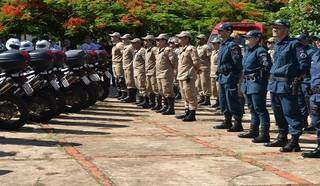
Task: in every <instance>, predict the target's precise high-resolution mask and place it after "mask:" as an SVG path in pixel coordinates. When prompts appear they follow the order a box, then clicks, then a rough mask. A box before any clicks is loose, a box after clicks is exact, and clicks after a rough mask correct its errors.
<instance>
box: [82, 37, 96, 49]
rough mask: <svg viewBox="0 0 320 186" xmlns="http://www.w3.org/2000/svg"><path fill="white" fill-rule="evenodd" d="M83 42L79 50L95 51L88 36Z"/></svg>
mask: <svg viewBox="0 0 320 186" xmlns="http://www.w3.org/2000/svg"><path fill="white" fill-rule="evenodd" d="M84 42H85V43H83V44H82V45H81V46H80V49H81V50H95V45H94V44H93V43H92V38H91V37H90V36H86V37H85V39H84Z"/></svg>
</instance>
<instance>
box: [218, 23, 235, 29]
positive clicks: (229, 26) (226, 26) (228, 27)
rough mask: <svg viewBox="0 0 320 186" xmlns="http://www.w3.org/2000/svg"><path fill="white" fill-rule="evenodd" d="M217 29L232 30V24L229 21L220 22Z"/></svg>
mask: <svg viewBox="0 0 320 186" xmlns="http://www.w3.org/2000/svg"><path fill="white" fill-rule="evenodd" d="M218 30H227V31H233V26H232V24H231V23H222V24H221V25H220V26H219V28H218Z"/></svg>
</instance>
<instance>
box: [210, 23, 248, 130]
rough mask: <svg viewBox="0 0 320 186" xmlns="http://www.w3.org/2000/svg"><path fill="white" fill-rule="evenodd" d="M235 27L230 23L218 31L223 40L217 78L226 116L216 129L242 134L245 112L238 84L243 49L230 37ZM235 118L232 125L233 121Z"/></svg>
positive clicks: (223, 25) (218, 59) (218, 58)
mask: <svg viewBox="0 0 320 186" xmlns="http://www.w3.org/2000/svg"><path fill="white" fill-rule="evenodd" d="M232 32H233V26H232V24H230V23H223V24H221V25H220V27H219V29H218V33H219V36H220V37H221V38H222V40H223V41H222V42H221V45H220V49H219V53H218V57H217V62H218V67H217V77H218V82H219V85H220V89H219V90H220V91H219V98H220V106H221V110H222V112H223V114H224V122H223V123H222V124H220V125H218V126H214V128H215V129H228V132H241V131H243V128H242V116H243V111H242V109H241V104H240V101H239V95H238V83H239V80H240V77H241V74H242V54H241V48H240V47H239V45H237V44H236V43H235V42H234V41H233V39H232V38H231V37H230V35H231V34H232ZM232 116H233V118H234V124H233V125H232V122H231V119H232Z"/></svg>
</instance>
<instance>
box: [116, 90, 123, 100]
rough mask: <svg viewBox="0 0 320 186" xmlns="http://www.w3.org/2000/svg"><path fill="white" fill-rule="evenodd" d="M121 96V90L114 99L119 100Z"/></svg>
mask: <svg viewBox="0 0 320 186" xmlns="http://www.w3.org/2000/svg"><path fill="white" fill-rule="evenodd" d="M121 96H122V92H121V90H119V89H118V91H117V95H116V98H117V99H120V97H121Z"/></svg>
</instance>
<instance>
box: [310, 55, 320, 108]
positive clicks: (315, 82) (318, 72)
mask: <svg viewBox="0 0 320 186" xmlns="http://www.w3.org/2000/svg"><path fill="white" fill-rule="evenodd" d="M310 74H311V88H312V89H319V88H320V50H318V51H317V52H316V53H315V54H314V55H313V56H312V60H311V70H310ZM314 93H315V94H313V95H312V96H311V97H310V100H311V101H313V102H320V94H319V93H317V92H314Z"/></svg>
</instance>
